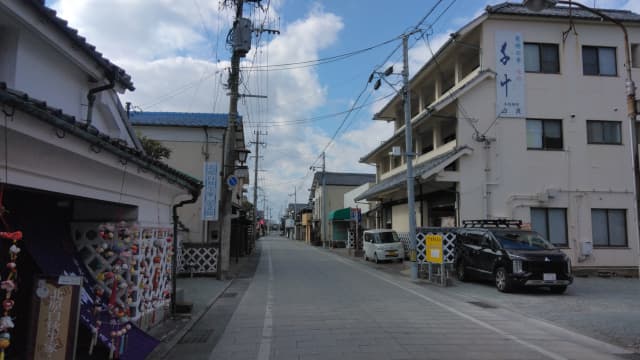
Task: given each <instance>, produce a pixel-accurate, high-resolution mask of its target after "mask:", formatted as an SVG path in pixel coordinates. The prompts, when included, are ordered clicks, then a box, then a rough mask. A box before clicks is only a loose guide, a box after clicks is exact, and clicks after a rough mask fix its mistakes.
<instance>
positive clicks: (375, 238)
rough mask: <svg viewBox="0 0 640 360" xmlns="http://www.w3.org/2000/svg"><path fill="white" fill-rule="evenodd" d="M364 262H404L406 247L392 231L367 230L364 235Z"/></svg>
mask: <svg viewBox="0 0 640 360" xmlns="http://www.w3.org/2000/svg"><path fill="white" fill-rule="evenodd" d="M363 244H364V260H365V261H368V260H373V261H375V262H376V263H378V262H380V261H382V260H398V261H399V262H402V260H404V246H403V245H402V242H401V241H400V239H399V238H398V234H397V233H396V232H395V231H393V230H390V229H374V230H366V231H365V232H364V235H363Z"/></svg>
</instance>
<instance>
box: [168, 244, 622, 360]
mask: <svg viewBox="0 0 640 360" xmlns="http://www.w3.org/2000/svg"><path fill="white" fill-rule="evenodd" d="M258 244H259V246H260V247H261V257H260V262H259V264H258V269H257V271H256V274H255V276H254V277H253V279H252V280H250V281H248V280H245V282H246V284H245V285H246V290H242V289H241V290H242V292H241V293H242V294H243V295H242V297H241V299H239V302H238V303H237V306H236V307H235V311H234V312H233V315H232V316H231V318H230V320H229V321H228V324H227V326H226V328H225V329H224V332H223V333H222V335H221V336H220V338H219V340H218V341H217V344H216V346H215V348H214V349H213V351H212V352H211V353H209V354H204V353H202V352H199V353H198V352H195V351H194V352H191V351H189V349H188V348H185V349H184V350H183V351H181V354H180V358H182V359H185V360H186V359H261V360H262V359H623V358H633V357H634V354H632V353H631V352H629V351H627V350H626V349H624V348H622V347H619V346H615V345H610V344H608V343H605V342H602V341H599V340H596V339H593V338H591V337H587V336H584V335H581V334H578V333H577V332H574V331H571V330H567V329H566V328H563V327H559V326H556V325H554V324H552V323H549V322H546V321H541V320H538V319H536V318H533V317H532V316H527V315H526V313H523V312H520V311H514V309H511V308H510V307H509V306H501V305H500V304H498V305H497V306H496V302H495V301H494V302H490V301H488V300H487V299H485V298H484V297H478V298H474V297H473V296H469V295H468V294H465V291H464V290H465V289H471V288H473V286H476V287H480V289H481V291H484V289H485V288H487V289H491V288H490V287H489V286H488V285H485V284H475V285H471V286H469V287H467V286H465V287H458V288H446V289H442V288H436V287H434V286H432V285H425V284H423V283H416V284H414V283H411V282H409V281H408V279H407V278H406V276H402V275H400V274H398V273H394V272H385V271H379V270H378V269H377V267H379V266H380V265H377V266H373V265H370V264H365V263H363V262H361V261H353V260H351V259H346V258H344V257H342V256H339V255H336V254H333V253H331V252H328V251H326V250H323V249H317V248H314V247H310V246H308V245H305V244H302V243H300V242H297V241H292V240H287V239H285V238H280V237H266V238H262V239H261V240H260V241H259V242H258ZM483 287H484V288H483ZM491 291H494V293H493V294H495V290H494V289H491ZM203 319H207V317H206V316H205V317H204V318H203ZM203 321H206V320H203ZM211 325H212V326H213V324H211ZM199 326H200V327H205V328H206V327H207V324H199ZM194 350H195V349H194Z"/></svg>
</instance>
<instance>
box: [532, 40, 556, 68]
mask: <svg viewBox="0 0 640 360" xmlns="http://www.w3.org/2000/svg"><path fill="white" fill-rule="evenodd" d="M524 70H525V71H526V72H534V73H549V74H558V73H560V56H559V53H558V45H556V44H536V43H525V44H524Z"/></svg>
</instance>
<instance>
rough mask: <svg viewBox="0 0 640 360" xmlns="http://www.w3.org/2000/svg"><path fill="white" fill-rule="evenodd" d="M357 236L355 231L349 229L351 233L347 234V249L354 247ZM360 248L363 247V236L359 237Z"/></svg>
mask: <svg viewBox="0 0 640 360" xmlns="http://www.w3.org/2000/svg"><path fill="white" fill-rule="evenodd" d="M355 236H356V234H355V231H353V230H349V233H348V234H347V249H353V243H354V238H355ZM358 249H362V236H361V237H360V238H359V239H358Z"/></svg>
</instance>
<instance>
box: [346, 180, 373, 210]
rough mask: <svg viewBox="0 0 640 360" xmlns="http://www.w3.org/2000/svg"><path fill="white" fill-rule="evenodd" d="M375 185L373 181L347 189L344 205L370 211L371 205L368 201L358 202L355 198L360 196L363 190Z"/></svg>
mask: <svg viewBox="0 0 640 360" xmlns="http://www.w3.org/2000/svg"><path fill="white" fill-rule="evenodd" d="M372 185H373V183H366V184H362V185H360V186H358V187H357V188H355V189H353V190H350V191H347V192H346V193H345V194H344V207H358V208H360V209H361V211H362V213H363V214H364V213H366V212H368V211H369V209H370V206H369V203H367V202H357V203H356V201H355V198H356V197H358V196H359V195H360V194H362V193H363V192H365V191H367V190H369V188H370V187H371V186H372Z"/></svg>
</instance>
